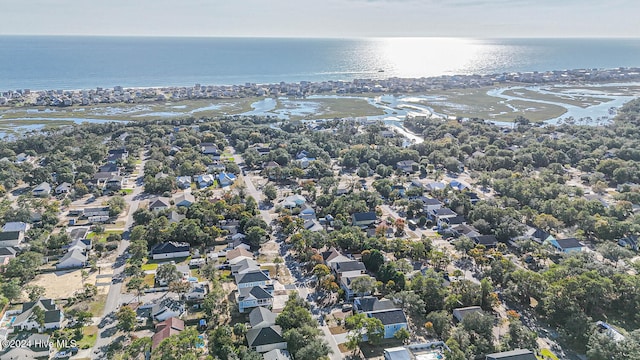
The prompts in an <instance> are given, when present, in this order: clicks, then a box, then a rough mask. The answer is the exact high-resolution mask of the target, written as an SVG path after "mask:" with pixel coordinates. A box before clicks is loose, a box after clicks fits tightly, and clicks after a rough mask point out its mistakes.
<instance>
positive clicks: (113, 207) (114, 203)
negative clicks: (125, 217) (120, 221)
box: [107, 196, 127, 217]
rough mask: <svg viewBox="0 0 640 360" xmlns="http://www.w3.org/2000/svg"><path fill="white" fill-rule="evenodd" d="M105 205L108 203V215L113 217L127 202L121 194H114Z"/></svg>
mask: <svg viewBox="0 0 640 360" xmlns="http://www.w3.org/2000/svg"><path fill="white" fill-rule="evenodd" d="M107 205H109V216H112V217H113V216H118V215H120V213H121V212H122V211H123V210H124V209H125V207H126V206H127V203H126V202H125V201H124V198H123V197H122V196H114V197H112V198H111V199H109V201H107Z"/></svg>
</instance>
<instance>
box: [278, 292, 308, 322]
mask: <svg viewBox="0 0 640 360" xmlns="http://www.w3.org/2000/svg"><path fill="white" fill-rule="evenodd" d="M310 323H313V319H312V318H311V313H310V312H309V308H308V305H307V303H306V301H304V300H303V299H302V298H300V296H299V295H298V293H293V294H292V295H289V299H288V300H287V302H286V304H285V306H284V309H282V312H281V313H280V314H279V315H278V317H277V318H276V324H277V325H280V326H281V327H282V329H283V331H287V330H289V329H293V328H300V327H302V326H303V325H305V324H310Z"/></svg>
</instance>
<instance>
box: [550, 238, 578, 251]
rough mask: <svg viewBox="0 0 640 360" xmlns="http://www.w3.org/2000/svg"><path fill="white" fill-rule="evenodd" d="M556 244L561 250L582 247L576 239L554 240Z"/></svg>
mask: <svg viewBox="0 0 640 360" xmlns="http://www.w3.org/2000/svg"><path fill="white" fill-rule="evenodd" d="M556 243H558V246H559V247H560V248H561V249H571V248H579V247H582V246H583V245H582V243H580V241H578V239H576V238H569V239H556Z"/></svg>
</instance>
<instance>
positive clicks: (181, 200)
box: [174, 192, 196, 207]
mask: <svg viewBox="0 0 640 360" xmlns="http://www.w3.org/2000/svg"><path fill="white" fill-rule="evenodd" d="M195 202H196V198H195V197H194V196H193V195H192V194H191V193H188V192H183V193H181V194H180V195H178V196H176V198H175V200H174V203H175V204H176V206H178V207H180V206H183V207H189V206H191V205H193V203H195Z"/></svg>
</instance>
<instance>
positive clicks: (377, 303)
mask: <svg viewBox="0 0 640 360" xmlns="http://www.w3.org/2000/svg"><path fill="white" fill-rule="evenodd" d="M353 303H354V305H356V307H357V308H358V309H359V310H360V311H361V312H371V311H378V310H390V309H395V308H396V306H395V304H394V303H393V301H391V300H389V299H382V300H378V298H377V297H375V296H364V297H359V298H356V299H355V300H353Z"/></svg>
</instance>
